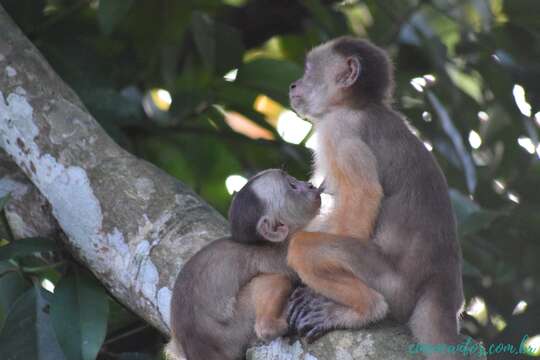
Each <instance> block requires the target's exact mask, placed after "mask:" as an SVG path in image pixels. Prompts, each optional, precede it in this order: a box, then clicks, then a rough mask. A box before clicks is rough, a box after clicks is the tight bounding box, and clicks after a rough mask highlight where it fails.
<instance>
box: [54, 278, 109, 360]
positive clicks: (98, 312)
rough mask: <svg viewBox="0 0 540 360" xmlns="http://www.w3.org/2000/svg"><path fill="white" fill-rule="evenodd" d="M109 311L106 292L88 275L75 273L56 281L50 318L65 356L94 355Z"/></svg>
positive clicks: (75, 359) (89, 359)
mask: <svg viewBox="0 0 540 360" xmlns="http://www.w3.org/2000/svg"><path fill="white" fill-rule="evenodd" d="M108 314H109V303H108V301H107V294H106V293H105V291H104V289H103V287H102V286H101V285H100V284H99V283H98V282H97V281H96V280H95V279H94V278H92V277H91V276H89V275H86V274H84V273H79V272H76V273H74V274H71V275H68V276H66V277H65V278H63V279H62V280H61V281H60V282H59V283H58V285H57V286H56V288H55V291H54V296H53V298H52V301H51V320H52V324H53V328H54V330H55V333H56V336H57V338H58V342H59V343H60V347H61V348H62V350H63V351H64V354H65V355H66V357H67V358H68V359H70V360H94V359H95V358H96V356H97V354H98V351H99V349H100V348H101V344H102V343H103V340H104V339H105V334H106V332H107V317H108ZM66 319H69V320H68V321H66Z"/></svg>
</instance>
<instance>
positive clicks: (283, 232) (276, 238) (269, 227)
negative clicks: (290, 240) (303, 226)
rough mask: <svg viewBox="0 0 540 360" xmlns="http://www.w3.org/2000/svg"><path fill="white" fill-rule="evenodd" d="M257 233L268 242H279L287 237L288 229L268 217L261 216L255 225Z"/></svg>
mask: <svg viewBox="0 0 540 360" xmlns="http://www.w3.org/2000/svg"><path fill="white" fill-rule="evenodd" d="M257 232H258V233H259V234H260V235H261V236H262V237H263V238H265V239H266V240H268V241H272V242H281V241H284V240H286V239H287V236H289V227H288V226H287V225H285V224H282V223H280V222H279V221H275V220H273V219H270V217H268V216H263V217H261V218H260V219H259V222H258V223H257Z"/></svg>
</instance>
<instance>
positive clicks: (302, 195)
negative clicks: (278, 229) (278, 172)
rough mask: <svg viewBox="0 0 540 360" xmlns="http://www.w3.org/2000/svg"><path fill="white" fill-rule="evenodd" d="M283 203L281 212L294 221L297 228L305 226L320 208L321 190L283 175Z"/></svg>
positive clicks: (308, 183)
mask: <svg viewBox="0 0 540 360" xmlns="http://www.w3.org/2000/svg"><path fill="white" fill-rule="evenodd" d="M284 180H285V181H284V186H285V201H284V206H283V209H282V212H284V213H285V216H290V217H291V218H292V219H294V222H296V223H297V224H296V225H297V226H298V227H304V226H305V225H307V224H308V223H309V222H310V221H311V220H312V219H313V218H314V217H315V216H316V215H317V214H318V213H319V209H320V207H321V190H320V189H318V188H316V187H315V186H313V184H311V183H310V182H307V181H300V180H298V179H296V178H294V177H292V176H290V175H287V174H284Z"/></svg>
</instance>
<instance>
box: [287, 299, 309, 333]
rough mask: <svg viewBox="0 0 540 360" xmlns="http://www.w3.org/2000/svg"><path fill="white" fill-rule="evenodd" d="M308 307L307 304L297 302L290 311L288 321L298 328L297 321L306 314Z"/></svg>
mask: <svg viewBox="0 0 540 360" xmlns="http://www.w3.org/2000/svg"><path fill="white" fill-rule="evenodd" d="M306 310H307V308H306V305H305V304H297V305H296V306H295V307H294V308H292V309H291V311H290V312H289V314H288V315H289V316H288V317H287V323H288V324H289V325H290V326H293V327H295V328H296V323H297V321H298V319H299V318H302V317H303V316H304V313H305V312H306Z"/></svg>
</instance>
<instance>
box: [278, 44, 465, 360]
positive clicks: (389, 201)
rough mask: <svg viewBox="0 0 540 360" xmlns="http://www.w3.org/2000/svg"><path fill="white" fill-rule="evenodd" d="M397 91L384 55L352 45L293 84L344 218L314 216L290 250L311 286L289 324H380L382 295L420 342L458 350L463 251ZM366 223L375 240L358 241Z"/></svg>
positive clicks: (444, 193) (327, 49)
mask: <svg viewBox="0 0 540 360" xmlns="http://www.w3.org/2000/svg"><path fill="white" fill-rule="evenodd" d="M392 90H393V70H392V67H391V63H390V61H389V59H388V56H387V55H386V53H385V52H384V51H383V50H382V49H380V48H378V47H376V46H374V45H372V44H371V43H369V42H368V41H364V40H359V39H355V38H352V37H341V38H338V39H335V40H332V41H330V42H328V43H325V44H323V45H321V46H319V47H317V48H315V49H314V50H312V51H311V52H310V53H309V54H308V56H307V59H306V66H305V73H304V75H303V77H302V78H301V79H299V80H298V81H296V82H294V83H293V84H292V85H291V89H290V99H291V104H292V107H293V108H294V109H295V110H296V111H297V112H298V113H299V114H300V115H301V116H302V117H304V118H307V119H308V120H310V121H311V122H312V123H313V124H314V127H315V130H316V133H317V140H318V144H317V147H316V150H315V171H316V172H319V173H321V175H322V176H323V177H324V178H325V185H326V186H327V187H328V189H329V192H330V193H334V194H335V196H336V199H337V202H336V209H335V210H334V213H336V214H339V216H337V217H336V216H332V212H331V213H330V216H327V217H326V218H323V219H316V222H318V223H320V224H321V226H320V228H318V229H316V230H318V232H304V231H301V232H299V233H297V234H296V235H295V236H293V237H292V239H291V241H290V245H289V254H288V262H289V265H290V266H291V267H292V268H293V269H294V270H295V271H296V272H297V273H298V275H299V276H300V278H301V279H302V281H303V282H304V283H306V284H307V285H308V286H309V288H311V289H308V288H298V289H297V290H296V291H295V292H294V294H293V296H292V297H291V300H290V303H289V321H290V325H291V326H292V327H295V328H296V329H297V330H298V331H299V332H300V333H301V334H303V335H306V336H307V337H308V339H309V340H313V339H315V338H317V337H318V336H320V335H322V334H324V333H325V332H327V331H329V330H331V329H335V328H355V327H359V326H363V325H365V324H366V323H367V322H370V321H373V320H374V319H376V318H377V317H379V318H380V314H382V313H383V312H384V311H383V310H384V307H381V306H379V307H377V306H376V305H377V304H382V302H381V300H380V299H378V298H377V297H376V295H377V294H381V295H382V296H383V297H384V300H385V301H386V303H387V304H388V309H389V312H390V314H391V315H392V316H393V317H395V318H396V319H397V320H399V321H401V322H405V323H407V324H408V325H409V327H410V329H411V330H412V333H413V335H414V336H415V337H416V338H417V339H418V341H419V342H421V343H429V344H439V343H446V344H456V343H459V342H460V338H459V335H458V334H459V328H458V317H459V313H460V311H461V309H462V305H463V289H462V279H461V250H460V246H459V243H458V241H457V236H456V222H455V218H454V213H453V211H452V207H451V203H450V199H449V196H448V186H447V183H446V180H445V178H444V175H443V173H442V171H441V170H440V168H439V166H438V165H437V163H436V161H435V158H434V157H433V156H432V154H431V153H430V152H429V151H428V150H427V149H426V148H425V147H424V145H423V144H422V142H421V141H419V139H418V138H417V137H416V136H414V135H413V134H412V133H411V131H410V130H409V128H408V127H407V125H406V122H405V120H404V119H403V118H402V116H401V115H400V114H399V113H397V112H395V111H394V110H392V109H391V106H390V102H391V100H392ZM344 144H345V145H344ZM378 184H379V185H380V187H381V188H382V192H381V191H379V186H378ZM366 189H367V190H366ZM359 190H362V191H359ZM344 194H345V195H344ZM364 199H366V200H364ZM366 207H367V208H366ZM347 209H349V211H348V212H347ZM351 209H352V210H351ZM375 214H376V216H375ZM366 216H367V218H369V219H375V221H374V222H373V225H374V226H373V232H372V234H371V235H370V236H369V237H362V236H360V235H356V234H355V229H356V228H359V229H361V230H362V231H363V232H365V231H366V229H367V231H369V226H366V224H365V222H366ZM336 229H337V231H336ZM340 229H344V230H340ZM363 284H365V285H363ZM366 285H367V286H368V287H369V289H371V290H370V291H367V290H366V289H365V288H363V287H362V286H364V287H365V286H366ZM366 294H367V295H366ZM321 295H324V297H323V296H321ZM366 298H368V299H371V300H369V302H367V301H366V300H365V299H366ZM377 309H378V310H377ZM381 309H383V310H381ZM373 311H376V312H378V314H377V316H370V314H371V313H372V312H373ZM455 358H457V355H455V354H435V355H433V356H432V357H430V359H455Z"/></svg>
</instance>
